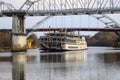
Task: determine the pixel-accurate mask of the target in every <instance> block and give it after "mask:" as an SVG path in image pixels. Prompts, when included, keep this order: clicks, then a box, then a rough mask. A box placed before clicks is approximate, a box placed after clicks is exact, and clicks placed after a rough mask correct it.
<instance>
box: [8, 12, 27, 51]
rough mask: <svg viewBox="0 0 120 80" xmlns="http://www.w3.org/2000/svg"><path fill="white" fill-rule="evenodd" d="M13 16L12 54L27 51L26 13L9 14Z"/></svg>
mask: <svg viewBox="0 0 120 80" xmlns="http://www.w3.org/2000/svg"><path fill="white" fill-rule="evenodd" d="M9 14H11V16H12V52H21V51H26V49H27V40H26V26H25V25H26V24H25V17H24V16H25V12H23V13H21V12H14V13H12V12H11V13H9Z"/></svg>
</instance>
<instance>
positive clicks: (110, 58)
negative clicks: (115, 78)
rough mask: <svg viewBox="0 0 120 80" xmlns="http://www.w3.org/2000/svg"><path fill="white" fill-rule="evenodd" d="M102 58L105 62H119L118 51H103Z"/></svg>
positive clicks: (119, 55)
mask: <svg viewBox="0 0 120 80" xmlns="http://www.w3.org/2000/svg"><path fill="white" fill-rule="evenodd" d="M104 60H105V63H116V62H120V53H105V54H104Z"/></svg>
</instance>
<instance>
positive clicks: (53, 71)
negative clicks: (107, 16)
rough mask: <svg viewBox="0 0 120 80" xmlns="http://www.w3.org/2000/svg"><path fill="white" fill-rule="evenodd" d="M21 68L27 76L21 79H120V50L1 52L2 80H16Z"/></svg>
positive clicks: (24, 75)
mask: <svg viewBox="0 0 120 80" xmlns="http://www.w3.org/2000/svg"><path fill="white" fill-rule="evenodd" d="M20 67H21V68H20ZM18 68H20V69H21V71H22V73H20V74H21V76H22V77H24V78H23V79H20V80H120V48H112V47H89V48H88V50H82V51H65V52H43V51H40V50H38V49H31V50H28V51H27V53H24V52H22V53H14V54H12V53H11V52H4V53H0V80H13V79H12V77H15V76H17V74H19V73H18V72H19V71H20V70H19V69H18ZM15 71H17V72H15ZM13 72H15V73H13Z"/></svg>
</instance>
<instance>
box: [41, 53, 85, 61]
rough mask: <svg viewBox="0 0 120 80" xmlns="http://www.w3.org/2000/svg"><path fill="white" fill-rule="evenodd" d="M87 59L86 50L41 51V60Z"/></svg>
mask: <svg viewBox="0 0 120 80" xmlns="http://www.w3.org/2000/svg"><path fill="white" fill-rule="evenodd" d="M86 59H87V53H86V51H67V52H54V53H41V54H40V61H41V62H77V61H85V60H86Z"/></svg>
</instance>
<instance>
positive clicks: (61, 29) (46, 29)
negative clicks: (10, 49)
mask: <svg viewBox="0 0 120 80" xmlns="http://www.w3.org/2000/svg"><path fill="white" fill-rule="evenodd" d="M65 30H66V31H104V32H118V31H120V28H39V29H27V32H31V31H33V32H45V31H65ZM0 32H12V29H0Z"/></svg>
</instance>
